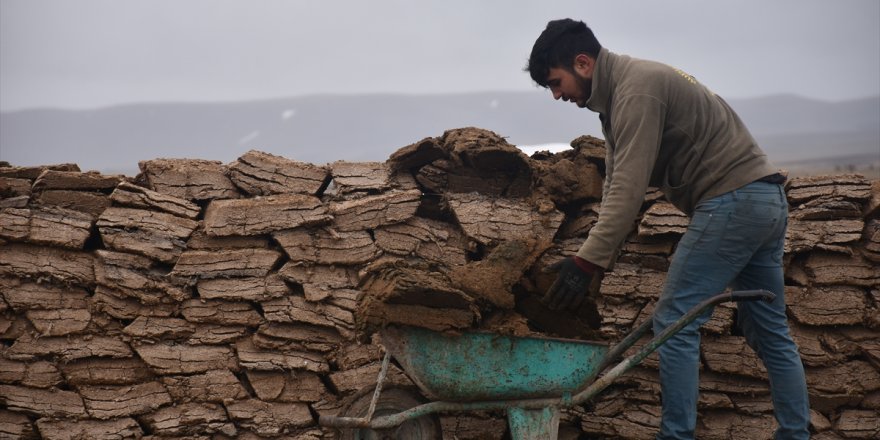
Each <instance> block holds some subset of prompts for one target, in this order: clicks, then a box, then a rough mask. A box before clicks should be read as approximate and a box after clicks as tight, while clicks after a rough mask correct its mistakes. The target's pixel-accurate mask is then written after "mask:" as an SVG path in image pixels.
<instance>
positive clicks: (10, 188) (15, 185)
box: [0, 168, 33, 199]
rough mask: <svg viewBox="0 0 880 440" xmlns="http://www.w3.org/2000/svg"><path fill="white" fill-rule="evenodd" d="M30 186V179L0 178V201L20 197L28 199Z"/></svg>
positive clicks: (31, 183)
mask: <svg viewBox="0 0 880 440" xmlns="http://www.w3.org/2000/svg"><path fill="white" fill-rule="evenodd" d="M0 172H2V168H0ZM31 185H33V182H32V181H31V180H30V179H21V178H16V177H3V176H0V199H9V198H12V197H20V196H28V197H30V195H31Z"/></svg>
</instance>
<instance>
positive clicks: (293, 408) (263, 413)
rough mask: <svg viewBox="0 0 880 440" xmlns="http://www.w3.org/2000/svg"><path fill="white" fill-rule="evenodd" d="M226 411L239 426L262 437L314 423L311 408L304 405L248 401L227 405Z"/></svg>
mask: <svg viewBox="0 0 880 440" xmlns="http://www.w3.org/2000/svg"><path fill="white" fill-rule="evenodd" d="M226 410H227V411H228V412H229V416H230V417H231V418H232V419H233V420H234V421H235V422H236V424H237V425H238V426H241V427H242V428H245V429H251V430H253V431H254V432H256V433H257V434H258V435H261V436H271V435H278V434H281V433H282V432H286V431H288V430H289V429H291V428H299V427H304V426H309V425H311V424H313V423H314V419H313V418H312V413H311V411H309V406H308V405H306V404H304V403H282V402H263V401H260V400H257V399H248V400H243V401H238V402H233V403H230V404H227V405H226Z"/></svg>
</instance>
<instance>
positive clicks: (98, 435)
mask: <svg viewBox="0 0 880 440" xmlns="http://www.w3.org/2000/svg"><path fill="white" fill-rule="evenodd" d="M37 428H39V430H40V436H41V437H42V438H43V439H45V440H80V439H128V438H141V437H142V436H143V435H144V431H143V430H142V429H141V426H140V425H138V423H137V421H135V420H134V419H132V418H130V417H124V418H119V419H114V420H77V421H76V423H71V422H70V421H67V420H52V419H40V420H37Z"/></svg>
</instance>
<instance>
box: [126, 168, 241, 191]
mask: <svg viewBox="0 0 880 440" xmlns="http://www.w3.org/2000/svg"><path fill="white" fill-rule="evenodd" d="M138 166H140V169H141V173H142V175H143V177H144V178H145V180H146V181H147V182H148V183H149V186H150V188H151V189H152V190H154V191H156V192H159V193H162V194H166V195H169V196H173V197H177V198H180V199H185V200H212V199H234V198H238V197H239V196H240V193H239V192H238V189H237V188H236V187H235V185H233V184H232V181H231V180H229V178H228V177H226V167H224V166H223V164H221V163H220V162H218V161H210V160H200V159H155V160H148V161H142V162H139V163H138Z"/></svg>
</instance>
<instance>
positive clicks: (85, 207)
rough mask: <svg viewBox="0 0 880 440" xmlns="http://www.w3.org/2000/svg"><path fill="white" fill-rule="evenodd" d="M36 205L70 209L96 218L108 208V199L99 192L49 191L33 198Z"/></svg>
mask: <svg viewBox="0 0 880 440" xmlns="http://www.w3.org/2000/svg"><path fill="white" fill-rule="evenodd" d="M34 199H35V201H36V202H37V203H39V204H41V205H44V206H54V207H58V208H65V209H70V210H73V211H80V212H84V213H86V214H90V215H91V216H92V217H98V216H100V215H101V213H102V212H104V210H105V209H107V208H109V207H110V197H109V196H108V195H107V194H104V193H101V192H91V191H75V190H68V189H50V190H45V191H42V192H40V193H39V194H36V195H35V196H34Z"/></svg>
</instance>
